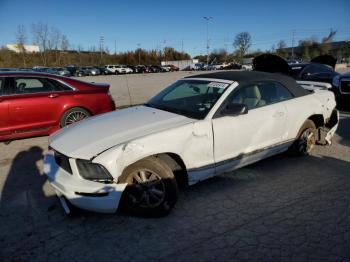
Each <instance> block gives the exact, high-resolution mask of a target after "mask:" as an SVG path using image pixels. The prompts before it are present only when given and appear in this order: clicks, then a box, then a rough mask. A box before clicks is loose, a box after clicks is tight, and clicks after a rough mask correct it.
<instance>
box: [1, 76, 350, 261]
mask: <svg viewBox="0 0 350 262" xmlns="http://www.w3.org/2000/svg"><path fill="white" fill-rule="evenodd" d="M181 73H182V72H181ZM183 74H184V73H183ZM165 75H166V74H164V76H163V75H162V74H159V76H157V77H159V79H158V80H156V83H158V84H159V83H161V84H165V85H166V84H167V83H166V82H172V81H173V80H175V79H178V78H179V77H181V76H180V73H179V75H176V74H174V75H173V77H174V78H175V79H169V78H166V77H165ZM110 77H114V76H110ZM122 77H124V76H116V77H115V78H114V79H118V78H119V79H123V78H122ZM138 77H140V78H141V79H137V80H132V81H136V82H132V81H131V83H133V87H132V88H133V92H134V93H133V95H134V96H135V97H137V99H139V100H137V99H136V100H135V101H140V102H143V100H144V99H145V98H146V97H149V96H151V95H153V93H154V92H156V91H158V90H157V89H159V88H160V87H159V86H158V84H157V85H154V87H153V88H150V89H147V92H144V93H143V92H141V90H142V88H141V87H138V86H137V85H138V83H139V82H137V81H142V82H144V83H145V85H146V83H148V82H147V81H149V84H150V83H151V80H147V81H146V80H145V79H143V78H142V76H141V75H140V76H138ZM163 77H164V78H163ZM94 79H95V81H97V80H96V78H94ZM156 79H157V78H156ZM118 81H119V80H118ZM106 82H107V81H106ZM154 83H155V82H154ZM116 84H118V82H116ZM149 84H147V85H148V86H149ZM159 85H160V84H159ZM116 88H118V87H117V86H113V87H112V90H111V91H112V94H113V96H114V98H115V99H116V100H117V101H118V99H120V101H123V99H125V97H123V95H124V93H122V94H121V95H120V93H118V91H117V90H118V89H116ZM120 88H123V86H122V85H120ZM147 88H148V87H147ZM125 94H126V93H125ZM137 94H139V95H137ZM119 96H120V97H119ZM47 146H48V143H47V137H40V138H31V139H23V140H17V141H13V142H11V143H10V144H9V145H5V144H3V143H1V144H0V261H81V260H84V261H106V260H112V259H113V260H117V261H145V260H149V261H156V260H157V261H158V260H159V261H213V260H219V261H223V260H225V261H247V260H249V261H350V249H349V247H350V194H349V192H350V113H349V112H342V113H341V120H340V125H339V128H338V131H337V134H336V136H335V137H334V139H333V145H332V146H330V147H319V146H317V147H316V149H315V150H314V151H313V153H312V155H311V156H309V157H305V158H298V157H290V156H286V155H285V154H282V155H278V156H275V157H272V158H269V159H266V160H263V161H260V162H258V163H256V164H253V165H250V166H247V167H245V168H242V169H239V170H237V171H234V172H231V173H228V174H224V175H220V176H218V177H215V178H213V179H209V180H207V181H205V182H202V183H200V184H197V185H195V186H192V187H187V188H182V189H181V190H180V197H179V200H178V203H177V204H176V206H175V208H174V210H173V212H172V213H170V215H169V216H167V217H164V218H158V219H144V218H137V217H132V216H129V215H128V214H125V213H121V212H119V213H117V214H112V215H103V214H95V213H90V212H81V213H79V214H78V215H77V216H75V217H71V218H69V217H66V216H65V215H64V214H63V211H62V209H61V207H60V206H59V203H58V200H57V198H56V197H55V194H54V192H53V191H52V190H51V188H50V186H49V185H48V183H47V181H46V178H45V176H44V174H43V162H42V155H43V153H44V151H45V150H46V149H47Z"/></svg>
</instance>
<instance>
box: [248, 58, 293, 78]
mask: <svg viewBox="0 0 350 262" xmlns="http://www.w3.org/2000/svg"><path fill="white" fill-rule="evenodd" d="M253 68H254V70H255V71H262V72H269V73H282V74H285V75H291V68H290V66H289V65H288V63H287V61H286V60H284V59H283V58H282V57H280V56H278V55H272V54H262V55H259V56H257V57H255V58H254V60H253Z"/></svg>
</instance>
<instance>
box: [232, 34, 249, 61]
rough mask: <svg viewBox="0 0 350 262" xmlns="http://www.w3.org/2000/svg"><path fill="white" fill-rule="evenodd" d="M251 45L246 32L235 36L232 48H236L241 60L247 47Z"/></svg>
mask: <svg viewBox="0 0 350 262" xmlns="http://www.w3.org/2000/svg"><path fill="white" fill-rule="evenodd" d="M251 45H252V38H251V36H250V34H249V33H248V32H241V33H239V34H238V35H236V37H235V40H234V42H233V46H234V47H235V48H236V52H237V53H238V56H239V58H240V59H241V60H242V59H243V56H244V55H245V54H246V53H247V51H248V49H249V47H250V46H251Z"/></svg>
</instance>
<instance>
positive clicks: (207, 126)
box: [45, 72, 338, 216]
mask: <svg viewBox="0 0 350 262" xmlns="http://www.w3.org/2000/svg"><path fill="white" fill-rule="evenodd" d="M335 106H336V103H335V99H334V95H333V93H332V92H330V91H327V90H317V89H316V90H313V91H308V90H305V89H304V88H302V87H301V86H299V85H298V84H297V82H296V81H295V80H293V79H292V78H289V77H287V76H283V75H281V74H274V73H263V72H218V73H209V74H203V75H199V76H191V77H187V78H184V79H181V80H178V81H177V82H175V83H174V84H172V85H170V86H169V87H167V88H165V89H164V90H163V91H161V92H160V93H159V94H157V95H156V96H155V97H153V98H152V99H151V100H150V101H149V102H148V103H146V104H144V105H142V106H135V107H130V108H127V109H122V110H117V111H115V112H111V113H107V114H104V115H101V116H97V117H93V118H90V119H87V120H84V121H82V122H80V123H78V124H74V125H72V126H69V127H67V128H64V129H63V130H61V131H58V132H57V133H55V134H54V135H52V136H51V137H50V151H49V152H48V153H47V154H46V156H45V173H46V174H47V177H48V180H49V182H50V184H51V185H52V187H53V188H54V190H55V191H56V193H57V195H58V197H59V198H60V200H61V203H62V205H63V207H64V209H65V210H66V212H70V209H71V208H72V207H78V208H81V209H87V210H92V211H98V212H105V213H110V212H115V211H116V210H117V208H118V206H120V205H122V206H123V207H125V208H126V209H127V210H129V211H130V212H132V213H134V214H137V215H146V216H161V215H165V214H167V213H169V211H170V210H171V209H172V207H173V206H174V205H175V203H176V200H177V196H178V185H179V184H187V185H193V184H195V183H197V182H199V181H201V180H204V179H207V178H209V177H213V176H215V175H217V174H221V173H223V172H228V171H232V170H234V169H237V168H239V167H242V166H245V165H248V164H251V163H253V162H256V161H259V160H261V159H264V158H267V157H270V156H272V155H275V154H278V153H281V152H284V151H287V150H289V151H290V152H291V153H293V154H294V155H300V156H302V155H307V154H309V153H310V151H311V150H312V148H313V147H314V145H315V144H316V143H319V144H324V145H327V144H330V143H331V138H332V136H333V134H334V132H335V130H336V128H337V125H338V112H337V110H336V109H335Z"/></svg>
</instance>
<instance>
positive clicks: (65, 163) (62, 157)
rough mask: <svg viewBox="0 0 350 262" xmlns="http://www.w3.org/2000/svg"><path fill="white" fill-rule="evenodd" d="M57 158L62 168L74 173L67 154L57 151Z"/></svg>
mask: <svg viewBox="0 0 350 262" xmlns="http://www.w3.org/2000/svg"><path fill="white" fill-rule="evenodd" d="M55 160H56V163H57V165H58V166H59V167H60V168H62V169H63V170H65V171H67V172H68V173H69V174H72V168H71V167H70V163H69V158H68V157H67V156H65V155H63V154H61V153H60V152H57V151H55Z"/></svg>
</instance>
